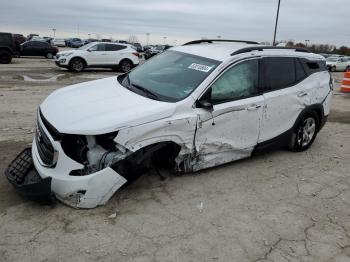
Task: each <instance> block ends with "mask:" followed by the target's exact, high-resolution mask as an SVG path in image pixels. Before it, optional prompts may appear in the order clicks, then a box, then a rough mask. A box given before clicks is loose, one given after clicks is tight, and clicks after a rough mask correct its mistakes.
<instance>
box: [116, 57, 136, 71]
mask: <svg viewBox="0 0 350 262" xmlns="http://www.w3.org/2000/svg"><path fill="white" fill-rule="evenodd" d="M132 66H133V64H132V62H131V61H129V60H122V61H121V62H120V64H119V67H120V71H122V72H123V73H127V72H129V71H130V70H131V69H132Z"/></svg>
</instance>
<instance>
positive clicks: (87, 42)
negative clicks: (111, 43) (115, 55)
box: [83, 38, 100, 45]
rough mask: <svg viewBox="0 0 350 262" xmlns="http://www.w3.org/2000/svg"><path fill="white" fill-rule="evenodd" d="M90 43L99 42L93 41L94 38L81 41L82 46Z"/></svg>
mask: <svg viewBox="0 0 350 262" xmlns="http://www.w3.org/2000/svg"><path fill="white" fill-rule="evenodd" d="M92 42H100V41H99V40H98V39H94V38H89V39H85V40H83V44H84V45H87V44H90V43H92Z"/></svg>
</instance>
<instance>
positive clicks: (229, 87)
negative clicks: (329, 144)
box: [8, 40, 333, 208]
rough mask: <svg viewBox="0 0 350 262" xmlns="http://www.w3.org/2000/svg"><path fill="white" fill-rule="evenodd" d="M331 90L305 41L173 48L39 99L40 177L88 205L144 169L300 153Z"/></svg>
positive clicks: (193, 167)
mask: <svg viewBox="0 0 350 262" xmlns="http://www.w3.org/2000/svg"><path fill="white" fill-rule="evenodd" d="M332 90H333V87H332V80H331V77H330V74H329V72H328V71H327V69H326V65H325V60H324V58H323V57H322V56H319V55H316V54H313V53H309V52H308V51H307V50H305V49H288V48H283V47H270V46H260V45H258V44H257V43H255V42H240V41H238V42H237V41H236V42H234V41H233V40H231V42H227V43H226V42H222V43H221V42H219V43H216V42H215V41H214V40H199V41H193V42H190V43H187V44H185V45H184V46H178V47H174V48H171V49H169V50H168V51H166V52H164V53H162V54H160V55H158V56H155V57H154V58H152V59H150V60H148V61H147V62H146V63H145V64H143V65H141V66H139V67H137V68H135V69H134V70H132V71H131V72H130V73H128V74H123V75H120V76H114V77H110V78H105V79H101V80H96V81H92V82H85V83H82V84H77V85H74V86H71V87H68V88H62V89H59V90H57V91H55V92H53V93H52V94H51V95H50V96H49V97H48V98H47V99H46V100H45V101H44V102H43V103H42V104H41V106H40V108H39V110H38V120H37V126H38V129H37V132H36V136H35V138H34V141H33V145H32V156H33V161H34V166H35V170H36V172H37V174H38V177H39V181H40V182H38V184H43V183H45V184H44V185H43V186H42V188H46V189H45V190H44V191H45V192H52V193H53V194H55V196H56V197H57V198H58V199H60V200H61V201H63V202H64V203H67V204H68V205H71V206H74V207H79V208H93V207H96V206H98V205H103V204H105V203H106V202H107V201H108V199H109V198H110V197H111V196H112V195H113V194H114V192H115V191H116V190H117V189H118V188H120V187H121V186H122V185H123V184H125V183H126V182H130V181H132V180H134V179H135V178H136V177H138V176H139V175H140V173H142V172H144V171H145V170H147V169H148V168H151V167H152V168H155V167H159V166H161V167H162V168H169V169H173V170H175V171H177V172H195V171H198V170H201V169H205V168H209V167H213V166H217V165H221V164H224V163H228V162H231V161H235V160H238V159H242V158H246V157H249V156H251V155H252V154H253V153H254V152H258V151H260V150H263V149H267V148H272V147H276V146H277V147H284V146H286V147H289V148H290V149H291V150H292V151H304V150H306V149H308V148H309V147H310V145H311V144H312V143H313V141H314V139H315V138H316V135H317V133H318V132H319V131H320V129H321V128H322V126H323V125H324V124H325V122H326V119H327V116H328V114H329V111H330V103H331V97H332ZM233 168H234V167H233ZM10 170H11V167H10ZM8 177H11V172H8ZM37 188H38V187H36V190H38V189H37ZM37 193H38V192H37ZM37 195H38V194H37Z"/></svg>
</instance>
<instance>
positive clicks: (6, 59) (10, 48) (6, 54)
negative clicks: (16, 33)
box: [0, 32, 19, 64]
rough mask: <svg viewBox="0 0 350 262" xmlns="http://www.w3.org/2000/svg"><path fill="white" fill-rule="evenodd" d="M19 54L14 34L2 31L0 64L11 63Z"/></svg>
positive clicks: (0, 35)
mask: <svg viewBox="0 0 350 262" xmlns="http://www.w3.org/2000/svg"><path fill="white" fill-rule="evenodd" d="M18 55H19V51H18V48H17V47H16V43H15V41H14V39H13V36H12V34H10V33H2V32H0V64H9V63H11V61H12V58H13V57H17V56H18Z"/></svg>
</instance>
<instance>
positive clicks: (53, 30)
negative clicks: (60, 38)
mask: <svg viewBox="0 0 350 262" xmlns="http://www.w3.org/2000/svg"><path fill="white" fill-rule="evenodd" d="M51 30H52V32H53V38H55V36H56V28H52V29H51Z"/></svg>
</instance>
